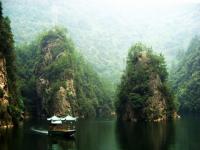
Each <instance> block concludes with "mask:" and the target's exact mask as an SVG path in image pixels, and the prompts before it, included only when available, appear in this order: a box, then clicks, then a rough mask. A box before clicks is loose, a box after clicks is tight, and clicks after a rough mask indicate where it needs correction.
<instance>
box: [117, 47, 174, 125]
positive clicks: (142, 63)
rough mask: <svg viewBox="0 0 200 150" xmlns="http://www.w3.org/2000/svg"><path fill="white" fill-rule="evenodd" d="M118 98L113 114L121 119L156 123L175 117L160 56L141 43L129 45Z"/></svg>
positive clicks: (172, 98) (162, 60)
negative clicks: (115, 111)
mask: <svg viewBox="0 0 200 150" xmlns="http://www.w3.org/2000/svg"><path fill="white" fill-rule="evenodd" d="M118 98H119V100H118V102H117V112H118V116H119V118H120V119H122V120H131V121H137V120H149V121H160V120H165V119H167V118H171V117H173V116H174V115H176V113H175V104H174V97H173V94H172V93H171V91H170V90H169V88H168V87H167V71H166V66H165V63H164V59H163V57H162V56H161V55H156V54H154V53H153V52H152V50H151V49H149V48H147V47H145V46H144V45H142V44H136V45H135V46H133V47H132V48H131V49H130V52H129V56H128V61H127V68H126V71H125V73H124V75H123V77H122V81H121V85H120V86H119V92H118Z"/></svg>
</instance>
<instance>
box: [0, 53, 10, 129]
mask: <svg viewBox="0 0 200 150" xmlns="http://www.w3.org/2000/svg"><path fill="white" fill-rule="evenodd" d="M8 106H9V100H8V82H7V72H6V60H5V58H4V57H2V56H1V57H0V126H4V127H9V126H12V124H13V123H12V117H11V115H10V114H9V113H8Z"/></svg>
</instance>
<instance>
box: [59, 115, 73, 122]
mask: <svg viewBox="0 0 200 150" xmlns="http://www.w3.org/2000/svg"><path fill="white" fill-rule="evenodd" d="M76 119H77V118H75V117H72V116H70V115H67V116H66V117H64V118H61V120H66V121H76Z"/></svg>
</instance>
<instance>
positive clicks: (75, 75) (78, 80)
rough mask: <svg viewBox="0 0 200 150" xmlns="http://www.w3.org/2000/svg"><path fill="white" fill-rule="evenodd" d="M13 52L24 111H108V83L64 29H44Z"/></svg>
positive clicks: (84, 113)
mask: <svg viewBox="0 0 200 150" xmlns="http://www.w3.org/2000/svg"><path fill="white" fill-rule="evenodd" d="M66 35H67V36H66ZM16 52H17V60H18V66H20V67H19V68H18V76H19V79H20V81H21V82H20V91H21V94H22V96H23V98H24V102H25V105H26V106H27V109H26V110H27V111H29V112H31V113H32V114H36V115H37V116H50V115H58V116H60V115H66V114H70V115H74V116H84V117H91V116H104V115H106V116H109V115H110V114H111V111H112V109H113V108H112V96H113V95H112V94H113V93H112V92H111V91H110V88H109V84H108V83H106V82H104V80H103V79H101V78H100V77H99V76H98V74H97V73H96V72H95V71H94V70H93V68H92V66H91V65H90V64H89V63H87V61H85V60H84V58H83V57H82V56H81V55H80V54H79V53H78V52H77V50H76V48H75V46H74V44H73V42H72V40H71V39H70V37H69V35H68V34H67V32H66V30H65V29H62V28H58V27H55V28H53V29H52V30H49V31H47V32H44V33H42V34H41V35H40V36H39V37H38V38H37V39H36V40H34V41H33V42H32V43H30V44H28V45H23V46H20V47H18V48H17V51H16Z"/></svg>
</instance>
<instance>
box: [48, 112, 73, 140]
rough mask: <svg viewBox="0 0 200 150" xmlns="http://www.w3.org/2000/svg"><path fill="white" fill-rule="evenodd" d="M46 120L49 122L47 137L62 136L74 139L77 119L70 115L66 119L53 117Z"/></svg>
mask: <svg viewBox="0 0 200 150" xmlns="http://www.w3.org/2000/svg"><path fill="white" fill-rule="evenodd" d="M47 120H48V121H49V128H48V135H50V136H64V137H68V138H72V137H74V134H75V132H76V128H75V122H76V120H77V118H75V117H72V116H70V115H68V116H66V117H57V116H55V115H54V116H52V117H51V118H47Z"/></svg>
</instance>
